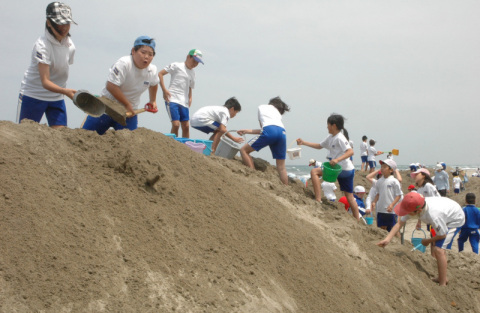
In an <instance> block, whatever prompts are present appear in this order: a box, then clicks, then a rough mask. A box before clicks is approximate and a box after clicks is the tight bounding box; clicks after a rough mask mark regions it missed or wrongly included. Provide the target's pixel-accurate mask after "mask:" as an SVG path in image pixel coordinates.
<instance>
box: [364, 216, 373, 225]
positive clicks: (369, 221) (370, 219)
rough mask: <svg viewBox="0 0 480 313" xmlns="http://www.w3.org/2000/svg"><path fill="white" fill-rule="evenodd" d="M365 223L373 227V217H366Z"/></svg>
mask: <svg viewBox="0 0 480 313" xmlns="http://www.w3.org/2000/svg"><path fill="white" fill-rule="evenodd" d="M365 221H366V222H367V225H373V217H371V216H367V217H365Z"/></svg>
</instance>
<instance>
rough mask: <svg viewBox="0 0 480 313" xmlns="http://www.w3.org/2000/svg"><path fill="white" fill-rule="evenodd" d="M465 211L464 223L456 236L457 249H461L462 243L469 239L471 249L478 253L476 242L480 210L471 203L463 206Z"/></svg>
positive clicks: (479, 237)
mask: <svg viewBox="0 0 480 313" xmlns="http://www.w3.org/2000/svg"><path fill="white" fill-rule="evenodd" d="M463 212H464V213H465V224H464V225H463V226H462V227H461V228H460V235H459V236H458V251H463V247H464V244H465V242H466V241H467V240H470V245H471V246H472V251H473V252H475V253H476V254H478V242H479V239H480V235H479V233H478V229H479V228H480V210H479V209H478V208H477V207H476V206H474V205H473V204H469V205H467V206H464V207H463Z"/></svg>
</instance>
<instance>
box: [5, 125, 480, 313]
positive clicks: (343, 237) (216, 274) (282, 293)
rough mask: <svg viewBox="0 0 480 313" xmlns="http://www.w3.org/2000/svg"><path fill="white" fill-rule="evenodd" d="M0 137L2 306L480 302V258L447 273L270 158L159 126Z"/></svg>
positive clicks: (360, 308) (449, 305) (445, 307)
mask: <svg viewBox="0 0 480 313" xmlns="http://www.w3.org/2000/svg"><path fill="white" fill-rule="evenodd" d="M0 144H1V146H2V149H1V151H0V173H1V174H0V175H1V189H0V208H1V215H0V235H1V238H2V239H1V240H2V244H1V245H0V309H1V311H2V312H32V311H40V312H174V311H175V312H394V311H395V312H453V311H458V310H460V311H462V312H479V311H480V300H479V299H480V297H479V296H480V293H479V290H480V278H479V276H478V271H479V270H480V264H479V262H478V256H476V255H473V254H472V253H464V254H461V255H459V254H457V253H450V254H449V260H450V263H449V267H450V268H449V278H450V284H449V286H448V287H446V288H441V287H438V286H435V284H433V283H432V282H431V281H430V277H431V276H433V275H435V274H436V263H435V261H434V260H433V259H432V258H431V257H430V256H429V255H428V254H421V253H419V252H411V251H410V249H411V246H408V245H406V246H402V245H400V244H399V243H398V242H395V243H392V244H391V245H389V246H388V247H387V248H386V249H382V248H378V247H376V246H375V245H374V243H375V242H377V241H378V240H379V239H380V238H382V237H383V236H384V235H385V233H384V232H383V231H381V230H379V229H377V228H374V227H369V226H366V225H360V224H357V223H355V222H354V221H353V219H352V218H351V217H349V216H348V215H347V214H346V213H344V210H343V209H341V208H340V207H337V206H336V205H331V204H330V205H324V206H320V205H316V204H315V203H314V201H313V200H312V198H311V196H312V193H311V191H310V190H305V189H304V188H303V187H302V186H301V185H300V184H295V183H293V184H291V185H290V186H282V185H281V184H280V182H279V179H278V177H277V174H276V171H275V169H274V168H272V167H271V166H268V167H267V168H266V170H265V171H264V172H260V171H253V170H250V169H247V168H245V166H243V165H242V164H241V163H240V162H239V161H238V160H226V159H222V158H217V157H206V156H203V155H201V154H197V153H194V152H192V151H191V150H189V149H188V147H186V146H185V145H182V144H180V143H177V142H176V141H174V140H172V139H170V138H167V137H165V136H163V135H162V134H159V133H155V132H153V131H150V130H147V129H138V130H137V131H135V132H130V131H119V132H108V133H107V134H106V135H104V136H98V135H96V133H93V132H87V131H83V130H79V129H64V130H56V131H55V130H52V129H50V128H48V127H46V126H45V125H39V124H36V123H33V122H25V123H22V124H20V125H16V124H13V123H10V122H0ZM358 179H364V177H359V178H358Z"/></svg>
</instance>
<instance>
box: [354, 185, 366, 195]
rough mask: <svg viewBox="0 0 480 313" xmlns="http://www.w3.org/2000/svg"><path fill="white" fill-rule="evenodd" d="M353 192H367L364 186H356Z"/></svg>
mask: <svg viewBox="0 0 480 313" xmlns="http://www.w3.org/2000/svg"><path fill="white" fill-rule="evenodd" d="M353 192H355V193H359V192H365V187H363V186H355V188H353Z"/></svg>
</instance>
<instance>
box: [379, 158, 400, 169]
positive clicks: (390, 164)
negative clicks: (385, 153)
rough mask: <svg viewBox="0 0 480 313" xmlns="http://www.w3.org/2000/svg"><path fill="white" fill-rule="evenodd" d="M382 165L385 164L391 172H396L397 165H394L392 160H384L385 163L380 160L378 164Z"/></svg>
mask: <svg viewBox="0 0 480 313" xmlns="http://www.w3.org/2000/svg"><path fill="white" fill-rule="evenodd" d="M383 163H385V164H387V165H388V166H390V168H391V169H392V170H394V171H396V170H397V163H396V162H395V161H394V160H392V159H386V160H385V161H381V160H380V164H383Z"/></svg>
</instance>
